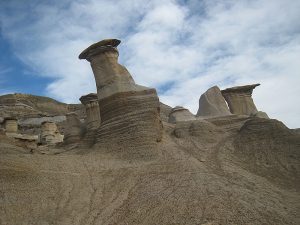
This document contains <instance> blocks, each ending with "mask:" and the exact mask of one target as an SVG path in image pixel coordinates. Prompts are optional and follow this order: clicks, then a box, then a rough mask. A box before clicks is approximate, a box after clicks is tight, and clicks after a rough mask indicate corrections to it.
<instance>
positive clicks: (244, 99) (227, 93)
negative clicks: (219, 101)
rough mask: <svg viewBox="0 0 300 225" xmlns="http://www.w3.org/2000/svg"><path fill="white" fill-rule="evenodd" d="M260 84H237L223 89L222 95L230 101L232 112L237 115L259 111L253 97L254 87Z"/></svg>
mask: <svg viewBox="0 0 300 225" xmlns="http://www.w3.org/2000/svg"><path fill="white" fill-rule="evenodd" d="M259 85H260V84H252V85H246V86H236V87H232V88H227V89H225V90H222V91H221V92H222V95H223V96H224V98H225V100H226V101H227V103H228V106H229V109H230V112H231V113H233V114H237V115H251V114H253V113H256V112H257V108H256V106H255V104H254V102H253V99H252V92H253V89H254V88H255V87H257V86H259Z"/></svg>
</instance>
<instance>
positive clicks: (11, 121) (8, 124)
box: [3, 117, 18, 133]
mask: <svg viewBox="0 0 300 225" xmlns="http://www.w3.org/2000/svg"><path fill="white" fill-rule="evenodd" d="M3 123H4V129H5V132H6V133H18V120H17V119H16V118H14V117H6V118H4V121H3Z"/></svg>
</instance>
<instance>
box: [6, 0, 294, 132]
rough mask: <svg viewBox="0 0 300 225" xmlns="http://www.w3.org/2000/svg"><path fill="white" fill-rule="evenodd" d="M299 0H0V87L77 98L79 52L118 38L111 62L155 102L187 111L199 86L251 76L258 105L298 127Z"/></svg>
mask: <svg viewBox="0 0 300 225" xmlns="http://www.w3.org/2000/svg"><path fill="white" fill-rule="evenodd" d="M299 11H300V1H295V0H272V1H269V0H239V1H235V0H185V1H184V0H178V1H176V0H152V1H143V0H126V1H125V0H123V1H118V0H115V1H109V0H72V1H71V0H59V1H58V0H53V1H38V0H26V1H24V0H10V1H5V0H1V1H0V26H1V30H0V32H1V33H0V50H1V52H2V54H1V56H0V57H1V60H0V94H4V93H11V92H22V93H31V94H37V95H46V96H49V97H53V98H55V99H58V100H60V101H63V102H68V103H71V102H78V99H79V97H80V96H81V95H84V94H87V93H90V92H95V82H94V78H93V74H92V71H91V68H90V66H89V63H88V62H86V61H84V60H81V61H80V60H78V55H79V53H80V52H81V51H82V50H83V49H85V48H86V47H88V46H89V45H90V44H92V43H94V42H96V41H99V40H101V39H104V38H119V39H121V40H122V43H121V45H120V47H119V51H120V62H121V63H122V64H124V65H125V66H126V67H127V68H128V69H129V71H130V72H131V74H132V76H133V77H134V79H135V81H136V82H137V83H139V84H141V85H146V86H151V87H155V88H157V89H158V93H159V97H160V99H161V101H162V102H164V103H166V104H169V105H171V106H176V105H182V106H184V107H187V108H189V109H190V110H191V111H192V112H194V113H195V112H196V111H197V108H198V99H199V97H200V95H201V94H202V93H203V92H205V91H206V90H207V89H208V88H209V87H211V86H214V85H218V86H219V87H220V88H227V87H231V86H235V85H246V84H252V83H261V86H259V87H257V88H256V89H255V90H254V95H253V97H254V100H255V103H256V105H257V107H258V109H259V110H262V111H265V112H267V113H268V114H269V115H270V117H272V118H277V119H279V120H281V121H283V122H284V123H285V124H286V125H288V126H289V127H291V128H295V127H300V119H299V115H300V104H299V103H298V102H299V100H298V98H299V97H300V96H299V94H300V85H299V84H300V72H299V71H300V63H299V58H300V14H299Z"/></svg>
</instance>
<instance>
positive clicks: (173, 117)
mask: <svg viewBox="0 0 300 225" xmlns="http://www.w3.org/2000/svg"><path fill="white" fill-rule="evenodd" d="M195 119H196V118H195V116H194V115H193V114H192V113H191V112H190V111H189V110H188V109H186V108H184V107H182V106H176V107H174V108H173V109H172V110H171V112H170V114H169V120H168V122H169V123H177V122H180V121H189V120H195Z"/></svg>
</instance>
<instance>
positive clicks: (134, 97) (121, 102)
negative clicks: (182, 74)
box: [79, 39, 162, 149]
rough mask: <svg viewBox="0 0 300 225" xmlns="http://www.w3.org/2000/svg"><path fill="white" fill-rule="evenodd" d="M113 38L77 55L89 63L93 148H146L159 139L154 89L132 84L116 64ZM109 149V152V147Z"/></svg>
mask: <svg viewBox="0 0 300 225" xmlns="http://www.w3.org/2000/svg"><path fill="white" fill-rule="evenodd" d="M119 43H120V41H119V40H117V39H107V40H103V41H100V42H98V43H96V44H93V45H91V46H90V47H88V48H87V49H86V50H84V51H83V52H82V53H81V54H80V55H79V58H80V59H86V60H88V61H89V62H90V63H91V67H92V70H93V73H94V76H95V81H96V86H97V95H98V100H99V107H100V109H101V110H100V117H101V126H100V127H99V129H98V132H97V140H96V142H97V145H99V146H106V145H107V143H113V144H116V145H117V146H118V148H119V147H124V146H132V147H135V146H137V145H139V146H148V145H151V144H154V143H156V142H157V141H159V140H160V139H161V135H162V123H161V121H160V117H159V100H158V96H157V93H156V90H155V89H153V88H147V87H143V86H140V85H137V84H135V82H134V80H133V78H132V77H131V75H130V73H129V72H128V70H127V69H126V68H125V67H124V66H122V65H120V64H119V63H118V56H119V52H118V50H117V48H116V47H117V45H118V44H119ZM107 147H109V149H112V146H111V144H110V146H107Z"/></svg>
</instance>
